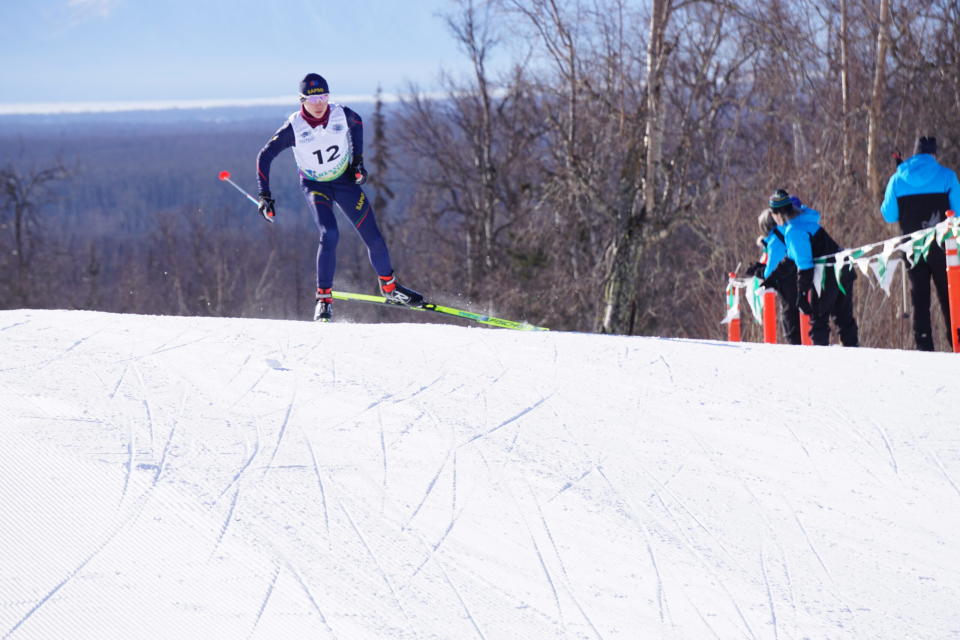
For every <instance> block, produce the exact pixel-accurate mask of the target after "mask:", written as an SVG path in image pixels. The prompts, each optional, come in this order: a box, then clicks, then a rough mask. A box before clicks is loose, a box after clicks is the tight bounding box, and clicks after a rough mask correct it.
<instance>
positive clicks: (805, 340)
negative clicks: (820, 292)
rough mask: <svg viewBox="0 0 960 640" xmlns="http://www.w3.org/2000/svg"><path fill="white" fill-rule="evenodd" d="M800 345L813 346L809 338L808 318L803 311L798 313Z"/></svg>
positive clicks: (811, 339)
mask: <svg viewBox="0 0 960 640" xmlns="http://www.w3.org/2000/svg"><path fill="white" fill-rule="evenodd" d="M800 344H803V345H807V346H810V345H812V344H813V338H811V337H810V316H808V315H807V314H805V313H804V312H803V311H801V312H800Z"/></svg>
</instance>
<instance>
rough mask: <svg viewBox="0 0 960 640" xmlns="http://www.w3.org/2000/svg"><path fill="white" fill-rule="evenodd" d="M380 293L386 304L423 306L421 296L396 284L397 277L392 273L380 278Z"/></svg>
mask: <svg viewBox="0 0 960 640" xmlns="http://www.w3.org/2000/svg"><path fill="white" fill-rule="evenodd" d="M380 293H381V294H382V295H383V297H384V298H386V299H387V302H392V303H393V304H402V305H404V306H407V307H420V306H423V296H422V295H420V294H419V293H417V292H416V291H414V290H413V289H408V288H406V287H405V286H403V285H402V284H400V283H399V282H397V277H396V276H395V275H394V274H392V273H391V274H390V275H388V276H380Z"/></svg>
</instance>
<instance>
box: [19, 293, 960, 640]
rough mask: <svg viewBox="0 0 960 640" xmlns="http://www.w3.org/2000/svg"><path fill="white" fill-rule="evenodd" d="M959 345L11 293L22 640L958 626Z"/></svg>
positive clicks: (895, 634)
mask: <svg viewBox="0 0 960 640" xmlns="http://www.w3.org/2000/svg"><path fill="white" fill-rule="evenodd" d="M958 381H960V359H958V358H957V357H954V356H952V355H950V354H921V353H915V352H902V351H894V350H889V351H880V350H870V349H861V350H847V349H841V348H798V347H787V346H769V345H746V344H744V345H731V344H726V343H715V342H705V341H703V342H702V341H681V340H664V339H653V338H637V337H629V338H628V337H604V336H596V335H583V334H564V333H545V334H544V333H520V332H509V331H501V330H495V329H481V328H464V327H455V326H447V325H409V324H387V325H361V324H356V325H350V324H331V325H322V326H321V325H315V324H312V323H305V322H281V321H266V320H238V319H210V318H204V319H201V318H176V317H145V316H130V315H112V314H105V313H92V312H66V311H4V312H0V434H2V440H0V506H2V511H0V638H7V637H10V638H17V639H20V638H23V639H26V638H42V639H48V638H123V639H129V638H207V639H210V638H223V639H235V638H308V637H309V638H341V639H357V638H443V639H447V638H468V639H469V638H486V639H489V640H493V639H499V638H504V639H516V638H531V639H545V638H604V639H613V638H690V639H703V638H720V639H723V640H726V639H728V638H758V639H759V638H764V639H766V638H770V639H786V638H815V639H821V638H898V639H899V638H911V639H921V638H931V639H933V638H936V639H938V640H940V639H943V638H960V605H958V603H960V543H958V531H960V419H958V402H957V401H958V395H957V393H958V391H957V390H958Z"/></svg>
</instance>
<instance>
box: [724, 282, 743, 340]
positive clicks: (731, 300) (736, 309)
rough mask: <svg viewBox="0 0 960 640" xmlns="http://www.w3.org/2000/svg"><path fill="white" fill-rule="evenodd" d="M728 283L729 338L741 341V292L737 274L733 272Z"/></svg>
mask: <svg viewBox="0 0 960 640" xmlns="http://www.w3.org/2000/svg"><path fill="white" fill-rule="evenodd" d="M729 275H730V282H729V284H727V319H728V320H727V340H729V341H730V342H740V292H739V290H738V289H737V288H736V285H735V283H734V280H735V279H736V277H737V274H735V273H731V274H729Z"/></svg>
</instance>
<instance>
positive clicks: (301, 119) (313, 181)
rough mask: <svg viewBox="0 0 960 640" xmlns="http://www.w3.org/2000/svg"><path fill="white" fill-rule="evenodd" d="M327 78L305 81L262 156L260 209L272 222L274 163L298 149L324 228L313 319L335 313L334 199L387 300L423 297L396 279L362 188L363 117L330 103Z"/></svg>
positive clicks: (413, 302)
mask: <svg viewBox="0 0 960 640" xmlns="http://www.w3.org/2000/svg"><path fill="white" fill-rule="evenodd" d="M329 97H330V94H329V89H328V86H327V81H326V80H325V79H324V78H323V77H322V76H320V75H318V74H316V73H308V74H307V75H306V76H305V77H304V78H303V80H301V81H300V109H298V110H297V111H295V112H293V113H292V114H291V115H290V117H289V118H287V121H286V122H285V123H284V124H283V126H282V127H280V129H279V130H278V131H277V133H276V134H275V135H274V136H273V137H272V138H270V140H269V141H268V142H267V144H266V145H264V147H263V148H262V149H261V150H260V153H259V154H258V155H257V181H258V184H259V186H260V194H259V195H260V214H261V215H262V216H263V217H264V218H265V219H267V220H268V221H270V222H272V221H273V219H274V216H275V215H276V208H275V201H274V199H273V197H272V196H271V194H270V164H271V163H272V162H273V159H274V158H276V157H277V155H278V154H279V153H280V152H281V151H283V150H284V149H291V148H292V149H293V156H294V159H295V160H296V162H297V168H298V170H299V173H300V184H301V186H302V188H303V193H304V195H305V196H306V198H307V203H308V204H309V205H310V206H311V207H313V209H314V212H315V213H316V219H317V226H318V227H319V229H320V247H319V249H318V250H317V297H316V300H317V306H316V310H315V312H314V320H320V321H330V320H331V319H332V315H333V289H332V288H333V275H334V271H335V270H336V264H337V243H338V241H339V239H340V232H339V229H338V228H337V219H336V216H335V215H334V211H333V206H334V204H336V205H337V207H338V208H339V209H340V210H341V211H342V212H343V213H344V214H345V215H346V217H347V219H349V220H350V222H351V223H352V224H353V226H354V228H356V230H357V232H358V233H359V234H360V238H361V239H362V240H363V242H364V244H365V245H366V246H367V251H368V253H369V256H370V264H371V265H373V268H374V270H375V271H376V272H377V275H378V276H379V284H380V291H381V293H382V294H383V296H384V297H385V298H387V300H389V301H390V302H394V303H397V304H405V305H410V306H417V305H420V304H422V303H423V296H421V295H420V294H419V293H417V292H416V291H413V290H412V289H408V288H406V287H404V286H402V285H400V284H399V283H398V282H397V278H396V276H394V273H393V266H392V265H391V263H390V252H389V250H388V249H387V243H386V241H385V240H384V239H383V235H382V234H381V233H380V229H379V228H378V227H377V220H376V216H374V213H373V208H372V207H371V206H370V200H369V198H367V195H366V194H365V193H364V192H363V189H361V188H360V185H362V184H363V183H364V182H366V180H367V170H366V169H365V168H364V166H363V121H362V120H361V119H360V116H359V115H357V113H356V112H355V111H353V110H352V109H350V108H349V107H344V106H342V105H339V104H335V103H331V102H329Z"/></svg>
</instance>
